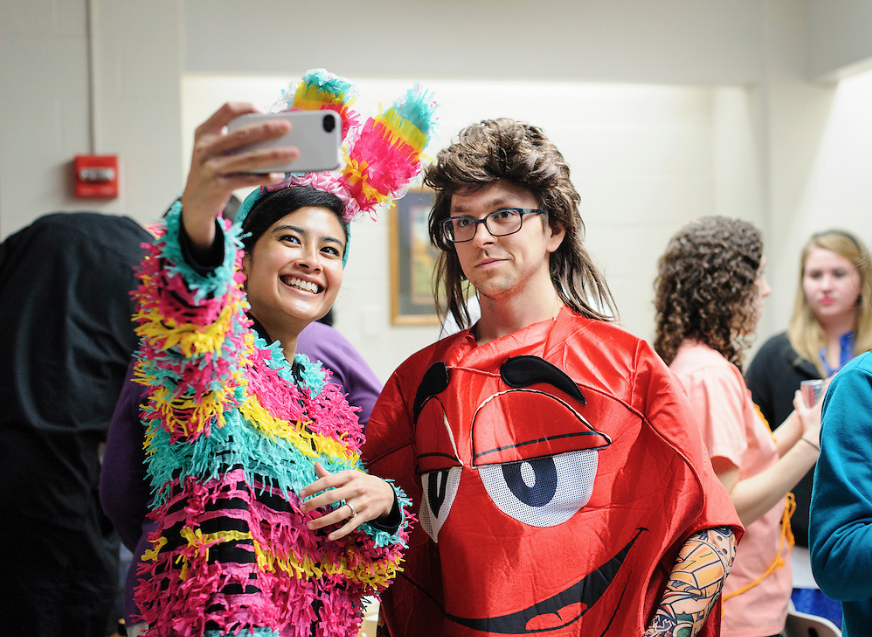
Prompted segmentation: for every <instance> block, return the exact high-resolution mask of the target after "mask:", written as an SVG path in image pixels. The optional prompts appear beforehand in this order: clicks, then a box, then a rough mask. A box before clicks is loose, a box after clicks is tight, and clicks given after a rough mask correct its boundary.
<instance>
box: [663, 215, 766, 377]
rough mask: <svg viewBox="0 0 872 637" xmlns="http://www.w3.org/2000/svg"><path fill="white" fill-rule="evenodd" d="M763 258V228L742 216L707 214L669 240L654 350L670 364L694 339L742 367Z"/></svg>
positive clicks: (750, 329) (664, 262) (754, 315)
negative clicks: (730, 217) (729, 217)
mask: <svg viewBox="0 0 872 637" xmlns="http://www.w3.org/2000/svg"><path fill="white" fill-rule="evenodd" d="M762 260H763V241H762V239H761V237H760V232H759V231H758V230H757V229H756V228H755V227H754V226H752V225H751V224H750V223H747V222H745V221H740V220H739V219H728V218H726V217H704V218H702V219H698V220H696V221H692V222H691V223H689V224H687V225H686V226H684V227H683V228H682V229H681V230H679V231H678V233H677V234H676V235H675V236H674V237H672V239H670V241H669V245H668V246H667V247H666V252H665V253H664V254H663V256H661V257H660V261H659V264H658V273H657V279H656V281H655V282H654V289H655V292H656V298H655V301H654V306H655V311H656V323H657V333H656V336H655V339H654V349H655V350H656V351H657V353H658V354H659V355H660V357H661V358H662V359H663V360H664V361H665V362H666V364H667V365H668V364H670V363H672V361H673V360H674V359H675V355H676V353H677V352H678V347H679V345H681V342H682V341H683V340H684V339H686V338H690V339H694V340H696V341H698V342H700V343H702V344H704V345H708V346H709V347H711V348H712V349H713V350H715V351H717V352H719V353H720V354H721V355H723V356H724V358H726V359H727V360H728V361H730V362H731V363H733V364H734V365H736V366H737V367H739V368H740V369H741V367H742V356H743V350H744V349H745V348H746V347H747V345H748V343H747V338H748V337H750V336H752V332H753V330H754V326H755V324H756V312H757V309H756V308H755V307H754V299H755V298H756V296H757V277H758V274H759V271H760V263H761V262H762Z"/></svg>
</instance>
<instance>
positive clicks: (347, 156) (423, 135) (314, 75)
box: [236, 69, 436, 224]
mask: <svg viewBox="0 0 872 637" xmlns="http://www.w3.org/2000/svg"><path fill="white" fill-rule="evenodd" d="M356 96H357V88H356V87H355V86H354V85H353V84H351V83H350V82H349V81H348V80H345V79H343V78H341V77H337V76H335V75H333V74H332V73H328V72H327V71H325V70H324V69H314V70H311V71H308V72H307V73H306V74H305V75H304V76H303V79H302V80H300V81H299V82H294V83H291V85H290V86H289V87H288V88H287V89H285V90H284V91H282V96H281V98H280V99H279V101H278V102H276V104H274V105H273V107H272V108H271V109H270V111H271V112H273V113H282V112H286V111H291V110H309V111H317V110H328V109H329V110H332V111H335V112H336V113H337V114H338V115H339V117H340V119H341V120H342V140H343V143H342V152H343V161H342V162H341V165H340V167H339V168H338V169H337V170H333V171H328V172H316V173H288V176H287V179H285V180H284V181H282V182H279V183H277V184H271V185H269V186H264V187H262V188H260V189H258V190H255V191H253V192H252V193H251V194H250V195H249V196H248V197H246V199H245V201H244V202H243V203H242V205H241V206H240V208H239V211H238V212H237V214H236V223H238V224H242V223H243V222H244V221H245V218H246V217H247V216H248V213H249V212H250V211H251V208H252V207H253V206H254V204H255V203H256V202H257V201H258V200H259V199H260V198H261V197H263V196H264V195H266V194H267V193H270V192H275V191H277V190H281V189H283V188H289V187H293V186H311V187H313V188H317V189H318V190H323V191H325V192H329V193H332V194H334V195H336V196H337V197H339V199H341V200H342V202H343V203H344V204H345V213H344V215H343V218H344V220H345V221H346V222H349V221H351V220H352V219H355V218H360V217H362V216H364V215H368V216H369V217H371V218H375V217H376V216H377V214H378V212H379V210H380V209H381V208H383V207H385V206H387V205H388V204H390V203H391V202H392V201H393V200H395V199H398V198H400V197H402V196H403V195H404V194H406V191H407V190H408V189H409V187H410V186H411V185H412V183H413V181H414V180H415V178H417V177H418V175H419V174H420V173H421V161H422V158H423V155H422V154H423V152H424V149H425V148H426V146H427V143H428V142H429V141H430V137H431V135H432V132H433V129H434V127H435V125H436V116H435V110H436V102H435V100H434V98H433V94H432V92H429V91H426V90H424V89H423V88H422V87H421V86H420V85H418V84H415V86H413V87H412V88H411V89H409V90H408V91H407V92H406V94H405V95H404V96H402V97H401V98H399V99H398V100H396V101H395V102H394V103H393V105H391V107H390V108H388V109H387V110H385V111H383V112H381V113H379V114H378V115H376V116H374V117H370V118H369V119H367V120H366V121H365V122H363V123H360V115H359V114H358V113H357V112H356V111H355V110H353V109H352V108H351V106H352V105H353V104H354V102H355V100H356Z"/></svg>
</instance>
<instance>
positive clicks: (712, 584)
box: [644, 527, 736, 637]
mask: <svg viewBox="0 0 872 637" xmlns="http://www.w3.org/2000/svg"><path fill="white" fill-rule="evenodd" d="M735 557H736V538H735V536H734V535H733V532H732V530H731V529H730V528H729V527H720V528H714V529H705V530H703V531H699V532H697V533H694V534H693V535H691V536H690V537H689V538H688V539H687V542H685V543H684V546H683V547H681V551H679V552H678V558H677V559H676V560H675V566H674V567H673V568H672V573H671V575H670V577H669V583H668V584H667V585H666V591H665V592H664V594H663V599H662V601H661V602H660V607H659V608H658V609H657V612H656V613H654V619H652V620H651V625H650V626H648V630H646V631H645V636H644V637H679V636H681V637H693V635H696V634H697V633H698V632H699V631H700V629H701V628H702V626H703V624H704V623H705V620H706V617H708V614H709V613H710V612H711V610H712V608H714V605H715V602H717V600H718V596H719V595H720V593H721V588H723V585H724V580H726V579H727V575H728V574H729V572H730V566H731V565H732V564H733V559H734V558H735Z"/></svg>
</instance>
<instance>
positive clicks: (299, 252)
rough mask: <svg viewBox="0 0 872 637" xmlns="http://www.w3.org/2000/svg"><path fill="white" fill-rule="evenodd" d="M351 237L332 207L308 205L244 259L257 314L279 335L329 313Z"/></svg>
mask: <svg viewBox="0 0 872 637" xmlns="http://www.w3.org/2000/svg"><path fill="white" fill-rule="evenodd" d="M345 248H346V239H345V231H344V229H343V227H342V223H341V222H340V220H339V218H338V217H337V216H336V214H335V213H334V212H333V211H331V210H330V209H328V208H323V207H318V206H305V207H303V208H298V209H297V210H295V211H294V212H292V213H290V214H287V215H285V216H284V217H282V218H281V219H279V220H278V221H276V222H275V223H274V224H273V225H272V226H271V227H270V228H269V230H267V231H266V232H265V233H264V234H263V236H261V237H260V238H259V239H258V240H257V242H256V243H255V244H254V247H253V248H252V250H251V253H250V254H248V255H246V256H245V257H244V259H243V271H244V272H245V274H246V276H247V278H248V280H247V282H246V293H247V295H248V302H249V304H250V305H251V313H252V315H254V317H255V318H256V319H257V320H258V321H260V322H261V323H262V324H263V326H264V327H265V328H266V330H267V332H268V333H269V334H270V335H271V336H274V337H277V336H279V335H280V334H282V333H283V332H285V331H286V330H287V329H288V328H289V327H290V326H292V325H298V326H299V330H302V328H303V327H305V326H306V325H308V324H309V323H311V322H312V321H315V320H317V319H319V318H321V317H322V316H324V315H325V314H326V313H327V310H329V309H330V307H331V306H332V305H333V302H334V301H335V300H336V295H337V294H338V292H339V288H340V287H341V286H342V257H343V255H344V254H345Z"/></svg>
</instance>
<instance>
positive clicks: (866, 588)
mask: <svg viewBox="0 0 872 637" xmlns="http://www.w3.org/2000/svg"><path fill="white" fill-rule="evenodd" d="M822 423H823V429H822V433H821V456H820V458H819V459H818V463H817V469H816V470H815V477H814V491H813V492H812V499H811V515H810V524H809V531H810V533H809V540H810V542H809V548H810V549H811V563H812V570H813V571H814V576H815V579H816V580H817V582H818V585H819V586H820V587H821V590H822V591H823V592H824V593H825V594H826V595H827V596H829V597H832V598H833V599H837V600H840V601H841V602H842V613H843V614H844V634H845V635H846V636H849V637H857V636H858V635H867V634H869V627H870V626H872V353H869V352H867V353H865V354H863V355H861V356H858V357H857V358H855V359H854V360H853V361H851V362H850V363H848V364H847V365H845V367H844V368H842V370H841V371H840V372H839V373H838V374H836V377H835V378H834V379H833V382H832V384H831V385H830V388H829V390H828V391H827V395H826V398H825V399H824V404H823V417H822Z"/></svg>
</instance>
